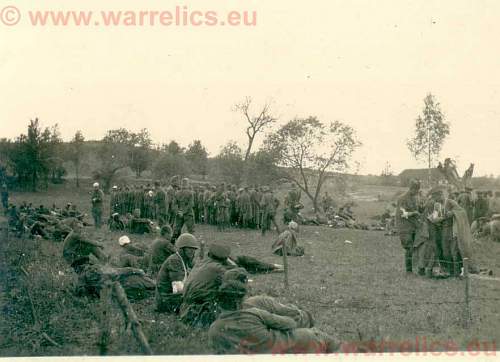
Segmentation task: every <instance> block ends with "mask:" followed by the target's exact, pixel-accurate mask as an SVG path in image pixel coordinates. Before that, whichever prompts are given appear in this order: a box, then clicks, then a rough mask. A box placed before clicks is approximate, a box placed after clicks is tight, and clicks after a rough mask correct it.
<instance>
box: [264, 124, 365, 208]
mask: <svg viewBox="0 0 500 362" xmlns="http://www.w3.org/2000/svg"><path fill="white" fill-rule="evenodd" d="M360 145H361V144H360V142H359V141H358V140H357V139H356V134H355V131H354V129H353V128H352V127H350V126H348V125H346V124H344V123H342V122H339V121H335V122H330V123H322V122H321V121H319V120H318V119H317V118H316V117H309V118H305V119H301V118H297V119H294V120H292V121H289V122H288V123H287V124H285V125H283V126H282V127H281V128H280V129H279V130H278V131H277V132H275V133H273V134H271V135H269V136H268V137H267V139H266V140H265V142H264V148H265V149H266V150H268V152H270V153H271V154H272V155H275V156H276V160H277V163H278V165H279V166H282V167H283V173H284V177H285V178H287V179H289V180H290V181H291V182H293V183H295V184H296V185H297V186H298V187H299V188H300V189H302V191H304V193H305V194H306V195H307V197H309V199H310V200H311V201H312V203H313V205H314V209H315V211H316V212H318V211H319V210H320V208H319V206H318V199H319V195H320V193H321V187H322V186H323V183H324V182H325V179H326V178H327V176H328V173H330V172H343V171H345V170H347V169H348V167H349V161H350V158H351V156H352V153H353V151H354V150H355V149H356V148H357V147H358V146H360Z"/></svg>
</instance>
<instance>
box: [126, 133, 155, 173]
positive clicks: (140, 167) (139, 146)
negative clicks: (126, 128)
mask: <svg viewBox="0 0 500 362" xmlns="http://www.w3.org/2000/svg"><path fill="white" fill-rule="evenodd" d="M129 138H130V139H129V143H130V150H129V157H130V161H129V165H130V168H131V169H132V171H134V172H135V174H136V177H137V178H139V177H141V174H142V172H144V171H146V170H147V169H148V168H149V167H150V166H151V163H152V153H151V146H152V144H153V141H152V140H151V136H150V134H149V132H148V130H147V129H146V128H143V129H141V130H140V132H139V133H130V136H129Z"/></svg>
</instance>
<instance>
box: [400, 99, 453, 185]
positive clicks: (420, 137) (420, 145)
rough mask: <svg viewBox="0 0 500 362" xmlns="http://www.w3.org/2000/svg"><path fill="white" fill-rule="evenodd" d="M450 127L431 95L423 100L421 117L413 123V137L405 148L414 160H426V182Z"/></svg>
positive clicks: (429, 178)
mask: <svg viewBox="0 0 500 362" xmlns="http://www.w3.org/2000/svg"><path fill="white" fill-rule="evenodd" d="M449 134H450V125H449V123H447V122H446V121H445V116H444V114H443V112H442V111H441V106H440V104H439V102H437V101H436V98H435V97H434V96H433V95H432V94H430V93H429V94H428V95H427V96H426V97H425V99H424V109H423V111H422V115H419V116H418V117H417V120H416V121H415V137H414V138H412V139H411V140H409V141H407V146H408V149H409V150H410V152H411V153H412V155H413V156H414V157H415V159H417V160H418V159H421V158H424V159H426V160H427V168H428V171H429V172H428V181H429V183H430V180H431V168H432V163H433V161H434V160H435V159H437V158H438V157H439V153H440V152H441V149H442V147H443V143H444V141H445V139H446V136H448V135H449Z"/></svg>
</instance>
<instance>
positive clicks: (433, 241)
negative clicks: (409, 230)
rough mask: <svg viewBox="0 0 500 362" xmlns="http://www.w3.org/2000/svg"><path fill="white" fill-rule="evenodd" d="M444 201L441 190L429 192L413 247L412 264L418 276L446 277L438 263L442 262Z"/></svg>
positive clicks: (437, 188) (435, 189) (436, 189)
mask: <svg viewBox="0 0 500 362" xmlns="http://www.w3.org/2000/svg"><path fill="white" fill-rule="evenodd" d="M444 201H445V199H444V193H443V189H442V188H440V187H435V188H433V189H431V190H430V191H429V198H428V200H427V202H426V204H425V209H424V211H423V217H422V218H421V219H420V222H421V225H420V226H419V227H418V229H417V234H416V236H415V243H414V245H413V258H414V264H415V265H416V266H417V272H418V274H419V275H426V276H428V277H431V276H436V277H443V276H447V275H446V273H444V272H443V271H442V268H441V265H440V261H442V260H443V241H442V237H443V221H444V220H445V215H444Z"/></svg>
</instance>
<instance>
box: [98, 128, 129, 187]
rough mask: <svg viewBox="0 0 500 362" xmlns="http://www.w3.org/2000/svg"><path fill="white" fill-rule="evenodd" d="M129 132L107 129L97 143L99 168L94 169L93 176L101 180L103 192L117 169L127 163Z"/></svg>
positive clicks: (109, 184) (125, 165)
mask: <svg viewBox="0 0 500 362" xmlns="http://www.w3.org/2000/svg"><path fill="white" fill-rule="evenodd" d="M129 150H130V134H129V132H128V131H127V130H125V129H123V128H121V129H118V130H109V131H108V132H107V133H106V135H105V136H104V138H103V139H102V141H101V143H100V145H99V151H98V156H99V159H100V161H101V166H100V168H99V169H97V170H95V171H94V178H95V179H98V180H101V181H102V183H103V190H104V192H108V191H109V189H110V187H111V183H112V182H113V179H114V178H115V176H116V173H117V172H118V170H120V169H122V168H125V167H127V166H128V165H129Z"/></svg>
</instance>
